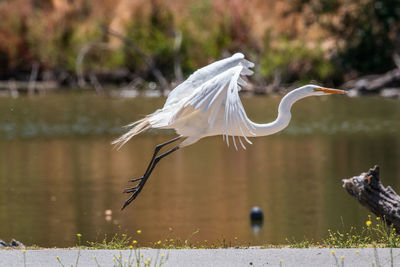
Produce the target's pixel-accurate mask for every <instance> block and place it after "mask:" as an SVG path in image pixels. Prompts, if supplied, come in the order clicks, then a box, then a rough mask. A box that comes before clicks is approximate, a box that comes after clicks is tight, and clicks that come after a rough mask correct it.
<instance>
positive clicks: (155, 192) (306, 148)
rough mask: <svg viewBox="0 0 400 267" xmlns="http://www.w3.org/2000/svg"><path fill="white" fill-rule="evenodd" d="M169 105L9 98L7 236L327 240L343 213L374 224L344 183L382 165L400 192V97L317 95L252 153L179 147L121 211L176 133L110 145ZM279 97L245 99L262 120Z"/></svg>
mask: <svg viewBox="0 0 400 267" xmlns="http://www.w3.org/2000/svg"><path fill="white" fill-rule="evenodd" d="M163 101H164V100H163V99H145V98H142V99H140V98H136V99H109V98H101V97H96V96H93V95H89V94H72V95H62V94H61V95H48V96H43V97H36V98H19V99H8V98H1V99H0V220H1V224H0V239H3V240H9V239H11V238H16V239H18V240H20V241H22V242H23V243H25V244H28V245H30V244H37V245H40V246H46V247H52V246H71V245H74V244H75V242H76V236H75V234H76V233H82V234H83V237H84V240H91V241H94V240H102V239H103V238H104V235H105V234H107V235H109V236H110V235H113V234H114V233H126V234H128V235H130V236H133V238H135V239H138V240H140V242H141V243H142V244H143V245H146V244H149V242H154V241H157V240H164V239H165V238H181V239H187V238H189V239H190V241H191V242H193V243H195V242H197V241H199V240H208V242H214V243H221V242H223V240H224V239H225V240H227V241H228V242H229V241H234V240H235V237H237V239H238V240H239V243H241V244H251V245H260V244H267V243H275V244H276V243H284V242H285V239H286V238H289V239H292V238H295V239H297V240H299V239H303V238H304V237H306V238H307V239H314V240H319V239H321V238H323V237H324V236H326V234H327V229H328V228H330V229H341V228H342V220H343V221H344V222H345V224H346V225H354V226H360V225H362V224H364V222H365V219H366V215H367V214H368V213H367V211H366V210H365V209H364V208H363V207H361V206H360V205H359V204H358V203H357V201H356V200H355V199H352V198H351V197H350V196H349V195H348V194H347V193H346V192H345V191H344V190H343V189H342V187H341V179H343V178H347V177H350V176H353V175H358V174H359V173H360V172H363V171H366V170H368V168H370V167H372V166H373V165H374V164H378V165H379V166H380V167H381V172H382V174H381V175H382V179H383V183H384V184H385V185H389V184H390V185H391V186H392V187H393V188H394V189H395V190H396V191H397V192H399V191H400V102H399V101H398V100H385V99H379V98H360V99H351V98H345V97H326V98H324V97H322V98H321V97H320V98H317V97H314V98H308V99H305V100H302V101H301V102H299V103H296V104H295V106H294V107H293V109H292V111H293V117H292V122H291V124H290V126H289V127H288V128H287V129H285V130H284V131H283V132H282V133H280V134H277V135H273V136H268V137H261V138H253V140H252V141H253V145H251V146H248V148H247V150H246V151H242V150H240V151H238V152H237V151H235V150H234V148H228V147H227V146H226V145H225V144H224V143H223V141H222V138H221V137H213V138H206V139H202V140H201V141H199V142H198V143H196V144H194V145H192V146H190V147H187V148H184V149H182V150H180V151H177V152H176V153H174V154H172V155H171V156H169V157H167V158H166V159H165V160H163V161H162V162H161V163H160V164H159V166H158V167H157V168H156V169H155V171H154V173H153V175H152V176H151V178H150V180H149V181H148V183H147V184H146V186H145V188H144V189H143V191H142V193H141V194H140V196H139V197H138V198H137V200H135V201H134V202H133V204H132V205H131V206H129V207H128V208H127V209H126V210H124V211H123V212H121V211H120V207H121V205H122V203H123V202H124V200H125V198H126V197H127V196H126V195H123V194H122V193H121V192H122V190H123V188H125V187H126V186H128V183H127V180H128V179H130V178H134V177H138V176H141V175H142V174H143V172H144V170H145V168H146V166H147V163H148V160H149V159H150V157H151V155H152V152H153V149H154V146H155V145H156V144H158V143H161V142H163V141H166V140H168V139H171V138H172V137H174V134H173V132H157V131H151V132H149V133H147V134H142V135H140V136H138V137H136V138H135V139H134V140H132V141H131V142H129V143H128V144H127V145H126V146H124V147H123V148H122V149H121V150H119V151H117V150H113V149H112V147H111V146H110V142H111V140H113V138H115V137H117V136H118V135H119V134H121V133H122V132H123V131H122V129H121V126H122V125H124V124H126V123H128V122H130V121H132V120H135V119H138V118H140V117H142V116H143V115H145V114H147V113H150V112H152V111H153V110H154V109H156V108H158V107H161V106H162V104H163ZM279 101H280V97H269V98H267V97H251V98H246V97H245V98H244V105H245V107H246V109H247V110H248V114H249V117H250V118H252V119H253V120H254V121H257V122H264V121H265V122H267V121H270V120H273V119H274V117H275V115H276V109H277V105H278V103H279ZM252 206H259V207H261V209H263V211H264V217H265V220H264V224H263V226H262V228H261V229H260V231H259V232H258V233H257V234H255V233H254V231H253V230H252V228H251V227H250V222H249V211H250V209H251V207H252ZM106 210H111V211H112V216H111V218H110V217H106V216H105V211H106ZM138 229H141V230H142V234H141V235H140V236H138V235H137V234H136V230H138ZM171 229H172V230H171ZM197 230H199V231H198V233H196V234H194V236H191V235H192V233H194V232H196V231H197Z"/></svg>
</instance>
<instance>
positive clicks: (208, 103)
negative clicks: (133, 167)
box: [113, 53, 347, 209]
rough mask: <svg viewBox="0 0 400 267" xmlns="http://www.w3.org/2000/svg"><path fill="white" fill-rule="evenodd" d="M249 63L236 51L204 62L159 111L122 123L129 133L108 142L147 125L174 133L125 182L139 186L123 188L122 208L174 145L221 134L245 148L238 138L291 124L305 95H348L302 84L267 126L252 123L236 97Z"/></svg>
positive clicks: (118, 141)
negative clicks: (295, 107)
mask: <svg viewBox="0 0 400 267" xmlns="http://www.w3.org/2000/svg"><path fill="white" fill-rule="evenodd" d="M252 67H254V64H253V63H252V62H250V61H248V60H246V59H245V58H244V55H243V54H241V53H236V54H234V55H233V56H231V57H229V58H226V59H223V60H220V61H217V62H214V63H212V64H210V65H207V66H205V67H203V68H201V69H199V70H197V71H196V72H194V73H193V74H192V75H190V76H189V78H188V79H187V80H186V81H184V82H183V83H181V84H180V85H179V86H177V87H176V88H175V89H173V90H172V91H171V92H170V93H169V95H168V98H167V101H166V102H165V104H164V106H163V107H162V108H161V109H158V110H156V111H155V112H154V113H152V114H150V115H148V116H146V117H145V118H143V119H141V120H138V121H135V122H133V123H131V124H129V125H127V127H128V128H130V129H129V131H128V132H127V133H125V134H124V135H122V136H121V137H120V138H118V139H116V140H115V141H113V144H115V145H117V147H118V148H119V147H121V146H122V145H124V144H125V143H126V142H127V141H129V139H131V138H132V137H133V136H135V135H137V134H139V133H141V132H143V131H145V130H148V129H150V128H157V129H174V130H175V131H176V133H177V134H178V135H179V136H178V137H176V138H174V139H172V140H170V141H167V142H165V143H162V144H159V145H157V146H156V148H155V151H154V154H153V157H152V159H151V161H150V163H149V165H148V167H147V170H146V172H145V173H144V175H143V176H142V177H140V178H136V179H132V180H130V182H138V184H137V185H136V186H134V187H132V188H128V189H126V190H125V191H124V192H125V193H132V196H131V197H130V198H129V199H127V200H126V202H125V203H124V205H123V207H122V209H124V208H125V207H126V206H127V205H129V204H130V203H131V202H132V201H133V200H134V199H135V198H136V197H137V196H138V194H139V193H140V191H141V190H142V188H143V186H144V185H145V183H146V181H147V179H148V178H149V176H150V174H151V172H152V171H153V169H154V167H155V166H156V165H157V163H158V162H159V161H160V160H161V159H162V158H164V157H165V156H167V155H169V154H171V153H172V152H174V151H176V150H178V149H179V148H182V147H185V146H188V145H191V144H193V143H195V142H197V141H198V140H199V139H201V138H203V137H207V136H214V135H222V136H223V137H224V139H225V141H226V143H227V145H228V146H229V137H231V139H232V143H233V145H234V146H235V148H236V149H237V147H238V144H237V143H239V144H240V146H241V147H242V148H243V149H246V147H245V144H244V142H243V140H242V139H241V137H242V138H243V139H244V140H245V141H246V142H247V143H249V144H251V141H250V140H249V139H248V138H249V137H257V136H266V135H270V134H274V133H276V132H279V131H281V130H283V129H284V128H285V127H286V126H287V125H288V124H289V122H290V119H291V113H290V108H291V106H292V105H293V104H294V103H295V102H296V101H297V100H299V99H302V98H305V97H308V96H321V95H328V94H345V93H347V92H346V91H342V90H338V89H330V88H324V87H320V86H316V85H305V86H302V87H300V88H297V89H295V90H293V91H291V92H290V93H288V94H287V95H285V96H284V97H283V99H282V100H281V102H280V104H279V108H278V117H277V118H276V120H275V121H273V122H270V123H266V124H259V123H255V122H252V121H251V120H250V119H249V118H248V117H247V115H246V111H245V110H244V108H243V105H242V102H241V101H240V98H239V91H240V89H241V87H240V86H245V85H246V82H245V81H244V80H243V79H242V78H241V75H251V74H253V71H251V70H250V68H252ZM181 138H185V140H184V141H183V142H181V143H180V144H179V145H177V146H175V147H174V148H172V149H170V150H168V151H167V152H165V153H164V154H161V155H158V153H159V151H160V150H161V148H162V147H164V146H166V145H168V144H170V143H173V142H175V141H177V140H179V139H181ZM237 141H238V142H237Z"/></svg>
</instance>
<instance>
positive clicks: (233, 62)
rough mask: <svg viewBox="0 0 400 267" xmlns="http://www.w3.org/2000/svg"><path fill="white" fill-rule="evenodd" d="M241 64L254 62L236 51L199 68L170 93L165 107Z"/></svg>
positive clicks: (251, 65) (247, 65)
mask: <svg viewBox="0 0 400 267" xmlns="http://www.w3.org/2000/svg"><path fill="white" fill-rule="evenodd" d="M239 64H243V65H244V66H246V67H253V66H254V64H253V63H252V62H250V61H247V60H246V59H245V58H244V55H243V54H242V53H236V54H234V55H232V56H231V57H229V58H225V59H222V60H219V61H216V62H214V63H211V64H209V65H207V66H205V67H203V68H201V69H198V70H197V71H195V72H194V73H193V74H192V75H190V76H189V78H187V79H186V80H185V81H184V82H182V83H181V84H180V85H178V86H177V87H176V88H175V89H173V90H172V91H171V92H170V93H169V95H168V98H167V101H166V102H165V105H164V108H165V107H167V106H169V105H173V104H176V103H178V102H179V101H180V100H181V99H182V98H184V97H187V96H189V95H191V94H192V93H193V91H194V89H196V88H198V87H199V86H201V85H202V84H204V83H205V82H207V81H209V80H211V79H213V78H214V77H215V76H217V75H218V74H221V73H223V72H224V71H226V70H228V69H230V68H232V67H235V66H238V65H239Z"/></svg>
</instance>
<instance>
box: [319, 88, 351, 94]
mask: <svg viewBox="0 0 400 267" xmlns="http://www.w3.org/2000/svg"><path fill="white" fill-rule="evenodd" d="M314 91H322V92H324V93H326V94H347V93H348V92H347V91H343V90H339V89H332V88H324V87H318V88H314Z"/></svg>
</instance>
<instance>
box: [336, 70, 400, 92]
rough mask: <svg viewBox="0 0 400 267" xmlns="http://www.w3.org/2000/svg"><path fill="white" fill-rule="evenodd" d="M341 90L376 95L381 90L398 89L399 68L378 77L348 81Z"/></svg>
mask: <svg viewBox="0 0 400 267" xmlns="http://www.w3.org/2000/svg"><path fill="white" fill-rule="evenodd" d="M341 88H343V89H352V90H356V91H357V92H358V94H361V95H365V94H376V93H379V92H380V91H381V90H383V89H389V88H392V89H397V90H398V89H399V88H400V68H397V69H393V70H391V71H388V72H386V73H383V74H379V75H367V76H363V77H360V78H357V79H354V80H350V81H348V82H346V83H345V84H343V85H342V86H341Z"/></svg>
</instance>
